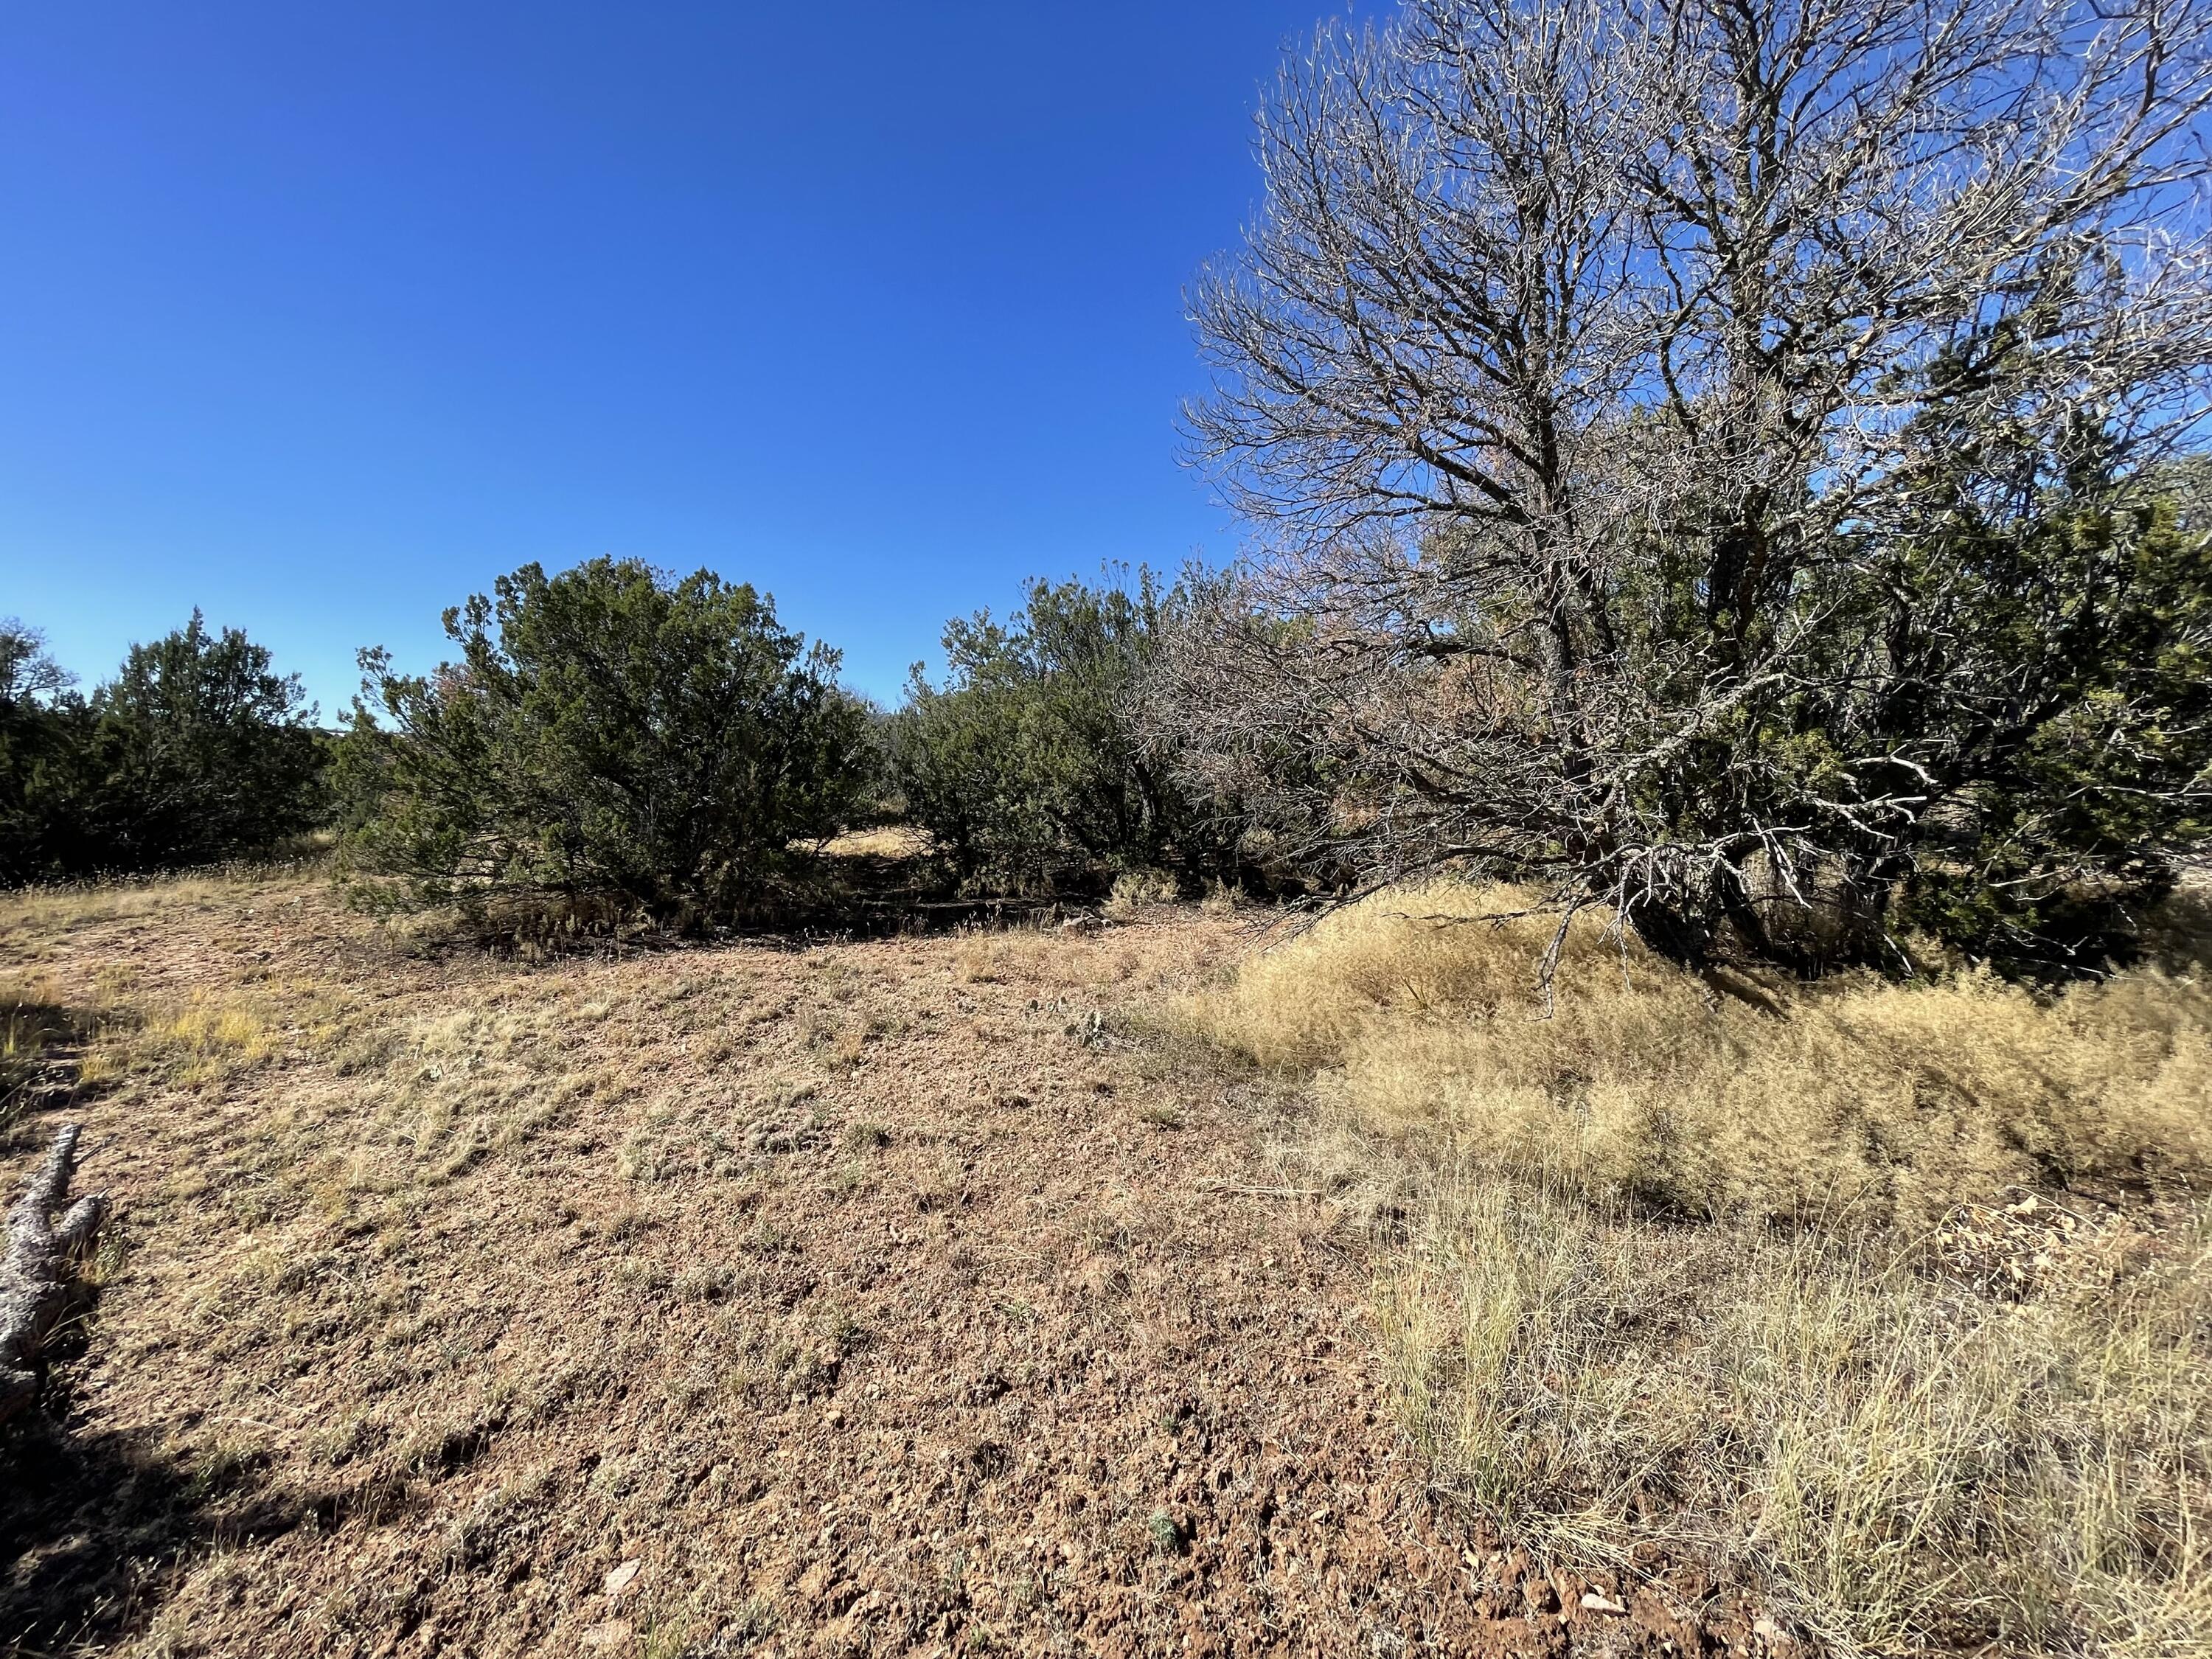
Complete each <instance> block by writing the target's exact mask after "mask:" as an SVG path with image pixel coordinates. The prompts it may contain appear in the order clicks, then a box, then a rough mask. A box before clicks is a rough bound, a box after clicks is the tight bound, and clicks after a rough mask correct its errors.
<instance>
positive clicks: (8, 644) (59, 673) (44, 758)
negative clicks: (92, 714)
mask: <svg viewBox="0 0 2212 1659" xmlns="http://www.w3.org/2000/svg"><path fill="white" fill-rule="evenodd" d="M71 681H72V677H71V676H70V674H69V673H68V671H66V670H64V669H63V668H62V667H61V666H60V665H58V664H57V663H56V662H55V661H54V659H52V657H50V656H49V655H47V654H46V638H45V636H44V635H41V634H40V632H39V630H38V629H34V628H31V627H28V626H27V625H26V624H24V623H21V622H18V621H16V620H15V619H14V618H12V617H11V618H9V619H8V620H6V621H3V622H0V884H16V883H20V882H24V881H31V880H35V879H37V878H40V877H41V876H45V875H47V874H50V873H53V872H54V871H55V867H56V854H57V850H58V849H57V848H56V846H55V844H54V843H55V842H56V839H57V838H56V836H55V835H54V833H53V832H54V830H55V829H56V828H57V827H58V822H59V817H60V815H59V813H58V811H57V807H58V798H60V797H63V796H65V795H66V794H68V793H73V791H71V790H70V787H69V784H70V780H71V779H72V778H73V776H74V773H75V767H74V766H73V765H72V764H71V763H72V762H73V760H74V759H75V758H76V756H77V755H78V754H79V753H80V752H81V751H82V749H83V748H84V746H85V732H84V730H83V728H84V727H85V726H86V725H87V722H86V720H85V718H84V705H83V702H82V699H79V698H76V697H74V696H70V693H69V688H70V684H71Z"/></svg>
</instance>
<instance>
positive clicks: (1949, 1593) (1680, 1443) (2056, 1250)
mask: <svg viewBox="0 0 2212 1659" xmlns="http://www.w3.org/2000/svg"><path fill="white" fill-rule="evenodd" d="M1510 908H1512V898H1511V896H1510V895H1502V894H1498V893H1496V892H1490V893H1483V892H1477V891H1473V890H1467V889H1455V888H1450V887H1436V888H1431V889H1427V890H1422V891H1419V892H1413V893H1399V894H1395V895H1388V896H1383V897H1382V898H1380V899H1378V900H1376V901H1370V902H1369V903H1367V904H1366V905H1364V906H1362V907H1359V908H1356V909H1354V910H1352V911H1350V912H1347V913H1343V914H1340V915H1338V916H1336V917H1334V918H1332V919H1331V920H1330V921H1327V922H1325V923H1323V924H1322V926H1321V927H1317V928H1316V929H1315V930H1314V931H1313V932H1311V933H1309V934H1307V935H1305V936H1304V937H1303V938H1301V939H1297V940H1295V941H1293V942H1291V943H1290V944H1288V945H1285V946H1284V947H1282V948H1280V949H1279V950H1277V951H1273V952H1271V953H1269V954H1267V955H1263V956H1260V957H1255V958H1254V959H1252V960H1250V961H1249V962H1247V963H1245V964H1243V967H1242V968H1241V969H1239V970H1238V972H1237V974H1236V975H1234V976H1233V977H1232V978H1231V980H1229V981H1227V982H1226V983H1225V984H1223V985H1220V986H1218V987H1216V988H1215V989H1214V990H1212V992H1210V993H1208V994H1205V995H1204V996H1202V997H1200V999H1198V1000H1196V1001H1195V1002H1194V1005H1193V1006H1192V1009H1191V1012H1190V1018H1191V1019H1192V1020H1193V1022H1194V1024H1196V1025H1197V1026H1198V1027H1199V1028H1200V1030H1203V1031H1204V1032H1205V1033H1206V1034H1207V1035H1209V1036H1212V1038H1213V1039H1214V1040H1215V1041H1217V1042H1223V1043H1225V1044H1227V1045H1229V1046H1231V1047H1232V1048H1236V1049H1237V1050H1239V1051H1241V1052H1243V1053H1244V1054H1248V1055H1249V1056H1250V1057H1252V1058H1254V1059H1255V1060H1259V1061H1261V1062H1262V1063H1263V1064H1266V1065H1268V1066H1276V1067H1280V1068H1285V1069H1287V1070H1292V1071H1297V1070H1310V1071H1313V1072H1315V1073H1317V1074H1318V1081H1319V1089H1320V1096H1321V1099H1322V1117H1321V1126H1322V1127H1321V1129H1320V1131H1319V1132H1317V1133H1316V1141H1315V1145H1314V1146H1311V1147H1310V1148H1309V1149H1308V1151H1307V1156H1308V1158H1309V1159H1310V1162H1312V1163H1315V1164H1322V1165H1326V1166H1333V1169H1334V1173H1335V1174H1336V1175H1337V1176H1338V1177H1339V1179H1340V1181H1342V1182H1362V1181H1364V1182H1368V1183H1369V1184H1370V1186H1373V1187H1376V1188H1384V1189H1388V1190H1389V1192H1390V1193H1392V1194H1394V1195H1395V1196H1397V1197H1399V1198H1400V1199H1401V1200H1402V1199H1403V1198H1404V1197H1405V1196H1406V1195H1407V1194H1412V1195H1413V1198H1414V1200H1415V1201H1414V1203H1413V1206H1412V1207H1413V1212H1414V1214H1415V1216H1416V1220H1415V1221H1414V1223H1413V1227H1412V1229H1411V1237H1410V1238H1409V1239H1407V1241H1406V1242H1405V1243H1404V1245H1403V1248H1402V1249H1401V1251H1400V1252H1399V1253H1398V1254H1397V1255H1395V1259H1394V1260H1393V1261H1391V1262H1390V1263H1389V1266H1388V1267H1387V1268H1386V1271H1385V1273H1384V1275H1383V1279H1382V1280H1381V1288H1380V1290H1379V1292H1378V1302H1377V1311H1378V1330H1379V1337H1380V1340H1381V1343H1382V1346H1383V1352H1384V1355H1385V1358H1386V1362H1387V1370H1388V1371H1389V1376H1390V1378H1391V1382H1392V1386H1393V1389H1394V1392H1395V1397H1396V1401H1397V1407H1398V1411H1399V1416H1400V1419H1401V1423H1402V1425H1404V1426H1405V1427H1406V1429H1407V1431H1408V1432H1409V1433H1410V1435H1411V1436H1412V1437H1413V1439H1414V1440H1415V1441H1416V1443H1418V1444H1419V1446H1420V1447H1421V1448H1422V1449H1424V1450H1425V1452H1426V1453H1427V1455H1429V1457H1430V1458H1431V1459H1432V1460H1433V1462H1434V1463H1435V1464H1436V1466H1437V1469H1438V1471H1439V1473H1440V1474H1441V1475H1442V1476H1443V1478H1444V1479H1445V1480H1446V1481H1447V1482H1448V1483H1449V1485H1450V1486H1452V1487H1453V1488H1454V1489H1455V1490H1456V1491H1457V1492H1459V1493H1460V1494H1461V1495H1462V1497H1463V1498H1465V1499H1466V1500H1467V1501H1468V1503H1469V1504H1471V1505H1473V1506H1474V1507H1475V1508H1476V1509H1477V1510H1480V1511H1481V1512H1482V1513H1484V1514H1486V1516H1489V1517H1490V1518H1491V1519H1492V1521H1493V1522H1496V1523H1497V1524H1498V1525H1499V1526H1500V1527H1501V1528H1503V1529H1504V1530H1505V1531H1507V1532H1508V1533H1509V1534H1511V1535H1516V1536H1522V1537H1526V1538H1529V1539H1531V1540H1532V1541H1534V1542H1536V1543H1537V1544H1538V1545H1540V1546H1541V1547H1542V1548H1543V1549H1544V1551H1545V1552H1546V1553H1547V1555H1549V1556H1550V1558H1551V1559H1553V1560H1555V1561H1559V1562H1562V1563H1565V1564H1569V1565H1574V1564H1581V1565H1594V1564H1595V1565H1613V1566H1617V1567H1621V1568H1624V1569H1625V1568H1626V1567H1627V1566H1628V1565H1629V1564H1630V1563H1632V1561H1633V1560H1634V1559H1636V1552H1637V1551H1638V1548H1639V1547H1641V1548H1645V1549H1648V1548H1649V1547H1650V1546H1652V1545H1654V1544H1659V1545H1663V1546H1667V1547H1668V1548H1669V1552H1670V1553H1672V1554H1673V1555H1674V1556H1675V1557H1676V1558H1678V1559H1679V1558H1680V1556H1682V1555H1684V1554H1689V1555H1692V1556H1695V1557H1699V1558H1703V1559H1706V1560H1708V1561H1709V1562H1711V1564H1712V1565H1714V1566H1715V1567H1717V1569H1718V1570H1720V1571H1722V1572H1723V1574H1729V1575H1747V1576H1749V1577H1751V1578H1752V1579H1753V1581H1754V1582H1758V1583H1763V1584H1764V1585H1765V1586H1766V1593H1767V1595H1769V1597H1770V1598H1771V1603H1772V1605H1773V1606H1774V1607H1776V1608H1777V1610H1778V1611H1779V1612H1782V1613H1784V1614H1785V1615H1786V1616H1787V1617H1788V1618H1789V1619H1790V1620H1792V1621H1794V1622H1796V1624H1797V1625H1798V1626H1801V1627H1802V1629H1803V1630H1805V1631H1806V1632H1808V1633H1809V1634H1812V1635H1814V1636H1815V1637H1817V1638H1820V1639H1821V1640H1823V1641H1824V1642H1825V1643H1826V1644H1829V1645H1831V1646H1832V1647H1833V1648H1834V1649H1835V1650H1838V1651H1839V1652H1844V1653H1896V1652H1909V1651H1918V1650H1923V1649H1927V1648H1930V1647H1943V1646H1948V1645H1950V1644H1961V1645H1965V1646H1969V1647H1974V1648H1977V1649H1979V1648H1980V1647H1981V1644H1993V1645H1992V1646H1991V1647H1990V1648H1989V1649H1988V1650H1992V1651H2004V1652H2008V1653H2013V1652H2021V1653H2033V1652H2051V1653H2062V1652H2063V1653H2075V1652H2096V1653H2104V1654H2114V1655H2119V1654H2127V1655H2141V1656H2144V1659H2148V1656H2151V1655H2154V1654H2155V1655H2176V1656H2179V1655H2201V1654H2206V1653H2212V1559H2208V1549H2212V1367H2208V1366H2207V1364H2205V1361H2206V1359H2207V1358H2208V1355H2207V1346H2208V1344H2209V1343H2212V1212H2208V1210H2207V1209H2206V1208H2205V1207H2203V1205H2202V1203H2201V1201H2199V1200H2193V1199H2191V1197H2190V1196H2189V1194H2190V1192H2191V1188H2192V1187H2193V1185H2194V1184H2195V1183H2197V1182H2201V1181H2202V1180H2203V1177H2204V1176H2205V1175H2206V1174H2207V1172H2208V1170H2212V996H2208V994H2207V991H2206V989H2205V987H2203V985H2202V984H2200V983H2197V982H2196V981H2192V980H2191V979H2188V978H2186V977H2174V976H2168V975H2163V974H2160V973H2158V972H2155V971H2150V970H2144V971H2140V972H2136V973H2131V974H2127V975H2121V976H2120V977H2118V978H2117V979H2115V980H2114V981H2112V982H2110V983H2108V984H2106V985H2104V986H2101V987H2085V988H2083V989H2080V990H2076V991H2074V992H2072V993H2069V994H2067V995H2065V996H2063V997H2062V998H2058V999H2057V1000H2052V1001H2048V1002H2039V1001H2038V1000H2034V999H2033V998H2031V997H2030V996H2028V995H2027V994H2024V993H2021V992H2020V991H2017V990H2015V989H2011V988H2008V987H2003V986H2001V985H1998V984H1996V983H1993V982H1990V981H1985V980H1980V979H1973V978H1967V979H1963V980H1958V981H1951V982H1948V983H1945V984H1942V985H1927V986H1919V987H1895V986H1889V985H1882V984H1877V983H1873V982H1862V983H1851V984H1845V985H1842V986H1838V987H1824V988H1822V989H1820V991H1818V992H1817V993H1814V992H1806V993H1798V994H1785V993H1778V992H1771V991H1763V990H1760V989H1759V988H1758V987H1739V988H1740V989H1741V990H1742V991H1743V992H1745V993H1746V994H1745V995H1741V996H1739V995H1734V994H1725V993H1723V992H1721V991H1719V990H1717V988H1716V987H1712V986H1709V985H1707V984H1705V983H1704V982H1702V981H1699V980H1698V979H1696V978H1693V977H1692V976H1689V975H1685V974H1682V973H1680V972H1679V971H1677V970H1675V969H1671V968H1668V967H1667V966H1666V965H1664V964H1662V963H1656V962H1655V961H1653V960H1651V959H1650V958H1648V957H1645V956H1644V955H1643V954H1642V953H1641V952H1639V951H1637V950H1636V949H1634V948H1633V946H1629V947H1627V948H1626V949H1624V948H1623V947H1622V945H1620V942H1619V941H1617V940H1614V939H1608V938H1607V937H1606V936H1605V934H1604V931H1603V928H1602V927H1601V925H1600V924H1597V923H1595V922H1593V923H1592V924H1591V925H1589V927H1586V928H1579V929H1578V930H1577V932H1576V933H1575V934H1574V935H1573V936H1572V937H1571V939H1569V941H1568V942H1567V946H1566V950H1565V956H1564V960H1563V963H1562V968H1561V972H1560V975H1559V996H1558V1002H1557V1006H1556V1007H1555V1009H1554V1010H1553V1012H1552V1014H1551V1016H1550V1018H1540V1017H1539V1016H1540V1014H1541V1009H1540V1008H1539V1007H1538V1006H1536V1004H1535V1002H1534V996H1533V993H1532V984H1533V978H1534V963H1535V959H1536V956H1537V954H1538V952H1539V951H1541V948H1542V945H1543V943H1544V940H1545V938H1546V936H1547V932H1548V928H1547V925H1546V924H1543V923H1539V922H1534V921H1519V922H1508V923H1505V924H1503V925H1501V926H1497V927H1492V925H1490V924H1488V923H1486V922H1483V921H1478V920H1474V918H1478V917H1480V916H1483V915H1488V914H1491V913H1493V912H1498V911H1504V910H1508V909H1510ZM2068 1182H2075V1183H2084V1182H2087V1183H2090V1184H2097V1183H2099V1182H2101V1183H2103V1190H2104V1191H2105V1193H2106V1196H2108V1197H2110V1198H2112V1199H2113V1200H2115V1202H2114V1203H2111V1204H2106V1203H2097V1202H2092V1201H2089V1200H2083V1199H2078V1198H2069V1197H2065V1196H2063V1189H2064V1188H2065V1186H2066V1183H2068ZM2036 1194H2042V1195H2041V1196H2037V1195H2036ZM2053 1194H2061V1196H2059V1197H2057V1199H2056V1200H2054V1197H2053V1196H2052V1195H2053Z"/></svg>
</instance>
